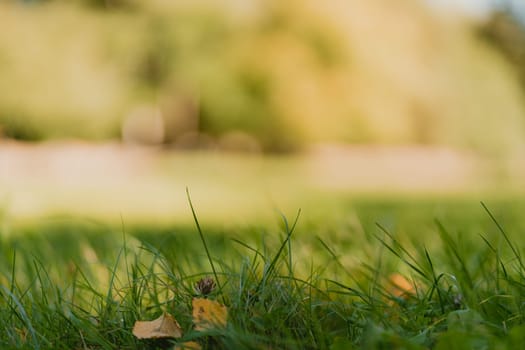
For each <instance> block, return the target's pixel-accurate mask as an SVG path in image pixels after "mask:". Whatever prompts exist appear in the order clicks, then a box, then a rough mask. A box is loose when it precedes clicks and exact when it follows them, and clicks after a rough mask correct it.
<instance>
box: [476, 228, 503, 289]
mask: <svg viewBox="0 0 525 350" xmlns="http://www.w3.org/2000/svg"><path fill="white" fill-rule="evenodd" d="M479 236H480V237H481V239H482V240H483V241H484V242H485V244H486V245H487V246H488V247H489V249H490V250H492V252H493V253H494V254H496V264H497V265H499V266H501V271H502V272H503V276H505V278H506V279H507V278H508V275H507V269H506V268H505V264H503V261H501V256H500V255H499V250H497V249H496V248H494V247H493V246H492V244H490V242H489V241H488V239H487V238H486V237H484V236H483V235H481V234H480V235H479ZM497 265H496V286H497V288H498V290H499V269H498V268H497Z"/></svg>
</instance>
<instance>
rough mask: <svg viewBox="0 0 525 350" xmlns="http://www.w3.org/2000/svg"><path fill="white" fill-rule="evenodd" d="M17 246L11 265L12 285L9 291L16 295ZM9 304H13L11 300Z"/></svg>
mask: <svg viewBox="0 0 525 350" xmlns="http://www.w3.org/2000/svg"><path fill="white" fill-rule="evenodd" d="M15 271H16V248H15V249H13V264H12V266H11V282H10V283H11V285H10V286H9V292H10V293H11V295H14V293H15V288H16V287H15V283H16V279H15V274H16V272H15ZM9 300H11V299H9ZM9 306H11V301H10V302H9Z"/></svg>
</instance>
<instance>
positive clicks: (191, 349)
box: [173, 341, 202, 350]
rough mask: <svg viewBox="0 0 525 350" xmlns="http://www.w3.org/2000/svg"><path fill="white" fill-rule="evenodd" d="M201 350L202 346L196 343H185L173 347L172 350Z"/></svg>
mask: <svg viewBox="0 0 525 350" xmlns="http://www.w3.org/2000/svg"><path fill="white" fill-rule="evenodd" d="M183 349H184V350H201V349H202V346H201V345H200V344H199V343H197V342H196V341H187V342H184V343H182V344H179V345H175V346H174V347H173V350H183Z"/></svg>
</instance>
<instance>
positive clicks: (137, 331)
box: [133, 313, 182, 339]
mask: <svg viewBox="0 0 525 350" xmlns="http://www.w3.org/2000/svg"><path fill="white" fill-rule="evenodd" d="M133 335H134V336H135V337H137V338H139V339H158V338H180V337H182V328H180V325H179V323H178V322H177V320H176V319H175V318H174V317H173V316H171V315H170V314H168V313H164V314H162V315H161V316H160V317H159V318H157V319H155V320H153V321H137V322H135V325H134V326H133Z"/></svg>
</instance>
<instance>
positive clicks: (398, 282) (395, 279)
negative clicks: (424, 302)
mask: <svg viewBox="0 0 525 350" xmlns="http://www.w3.org/2000/svg"><path fill="white" fill-rule="evenodd" d="M388 280H389V282H390V286H391V287H390V289H389V291H390V294H392V295H393V296H395V297H397V298H403V299H405V298H407V297H409V296H413V295H415V294H416V288H415V287H414V284H413V283H412V282H410V281H409V280H408V279H407V278H406V277H405V276H403V275H401V274H399V273H394V274H392V275H390V277H389V278H388Z"/></svg>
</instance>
